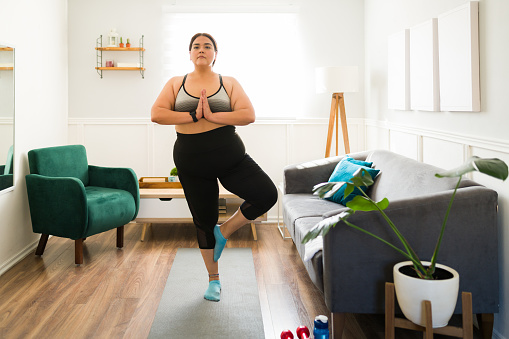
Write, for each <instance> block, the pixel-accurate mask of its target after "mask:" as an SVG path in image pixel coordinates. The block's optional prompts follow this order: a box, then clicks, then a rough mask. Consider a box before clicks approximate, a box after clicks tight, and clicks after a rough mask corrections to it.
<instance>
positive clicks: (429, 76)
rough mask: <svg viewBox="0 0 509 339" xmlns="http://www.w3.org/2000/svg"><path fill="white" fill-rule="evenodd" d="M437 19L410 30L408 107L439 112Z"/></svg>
mask: <svg viewBox="0 0 509 339" xmlns="http://www.w3.org/2000/svg"><path fill="white" fill-rule="evenodd" d="M437 27H438V25H437V19H436V18H433V19H430V20H427V21H425V22H423V23H422V24H419V25H417V26H414V27H412V28H410V107H411V108H412V109H414V110H421V111H438V110H440V108H439V106H440V101H439V88H438V86H439V80H438V41H437V38H438V35H437Z"/></svg>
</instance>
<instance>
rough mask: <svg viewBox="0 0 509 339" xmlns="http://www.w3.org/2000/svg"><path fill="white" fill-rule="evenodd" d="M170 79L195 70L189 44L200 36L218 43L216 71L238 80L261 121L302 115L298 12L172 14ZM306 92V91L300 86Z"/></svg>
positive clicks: (167, 30) (167, 46)
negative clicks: (300, 103) (204, 34)
mask: <svg viewBox="0 0 509 339" xmlns="http://www.w3.org/2000/svg"><path fill="white" fill-rule="evenodd" d="M164 23H165V27H164V32H163V36H164V48H163V50H164V60H163V64H164V73H165V74H164V76H165V78H166V79H169V78H170V77H172V76H176V75H183V74H185V73H188V72H191V71H192V70H193V66H192V63H191V62H190V61H189V54H188V50H189V42H190V39H191V37H192V36H193V35H194V34H195V33H199V32H205V33H210V34H211V35H212V36H213V37H214V38H215V39H216V41H217V44H218V55H217V61H216V64H215V66H214V71H215V72H217V73H220V74H222V75H227V76H233V77H234V78H236V79H237V80H238V81H239V82H240V84H241V85H242V87H243V88H244V90H245V91H246V93H247V94H248V96H249V98H250V99H251V101H252V103H253V105H254V107H255V111H256V115H257V117H259V118H267V119H280V118H294V117H296V116H300V115H302V112H301V110H302V108H301V107H302V105H299V102H297V100H295V99H294V98H299V97H300V94H299V90H300V89H299V82H301V81H302V80H301V76H300V68H301V67H302V65H303V63H302V59H303V57H302V50H301V44H300V39H299V36H298V15H297V13H175V12H174V13H166V14H165V17H164ZM300 87H302V86H300Z"/></svg>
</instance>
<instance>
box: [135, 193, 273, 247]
mask: <svg viewBox="0 0 509 339" xmlns="http://www.w3.org/2000/svg"><path fill="white" fill-rule="evenodd" d="M140 198H141V199H185V198H186V196H185V194H184V190H183V189H182V188H140ZM219 198H220V199H238V198H239V197H238V196H236V195H235V194H233V193H231V192H229V191H227V190H226V189H225V188H224V187H222V186H221V185H220V186H219ZM238 208H239V205H238V204H233V203H232V204H229V203H228V200H227V204H226V214H219V220H218V222H220V223H222V222H225V221H226V220H228V219H229V218H230V217H231V216H232V215H233V213H235V212H236V211H237V209H238ZM266 220H267V213H265V214H263V215H262V216H260V217H258V218H256V220H253V221H252V222H251V230H252V232H253V238H254V240H258V236H257V234H256V227H255V224H256V223H259V222H261V221H266ZM134 221H135V222H137V223H141V224H143V229H142V231H141V241H144V240H145V233H146V231H147V227H148V226H150V225H151V224H152V223H187V222H192V221H193V219H192V218H136V219H135V220H134Z"/></svg>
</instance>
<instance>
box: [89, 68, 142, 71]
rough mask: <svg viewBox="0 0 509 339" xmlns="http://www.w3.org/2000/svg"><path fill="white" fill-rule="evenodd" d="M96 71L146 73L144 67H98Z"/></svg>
mask: <svg viewBox="0 0 509 339" xmlns="http://www.w3.org/2000/svg"><path fill="white" fill-rule="evenodd" d="M95 69H100V70H105V71H144V70H145V68H143V67H96V68H95Z"/></svg>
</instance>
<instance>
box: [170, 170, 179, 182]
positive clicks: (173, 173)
mask: <svg viewBox="0 0 509 339" xmlns="http://www.w3.org/2000/svg"><path fill="white" fill-rule="evenodd" d="M178 175H179V174H178V170H177V167H173V168H172V169H171V171H170V176H169V177H168V181H172V182H173V181H179V180H178Z"/></svg>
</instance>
